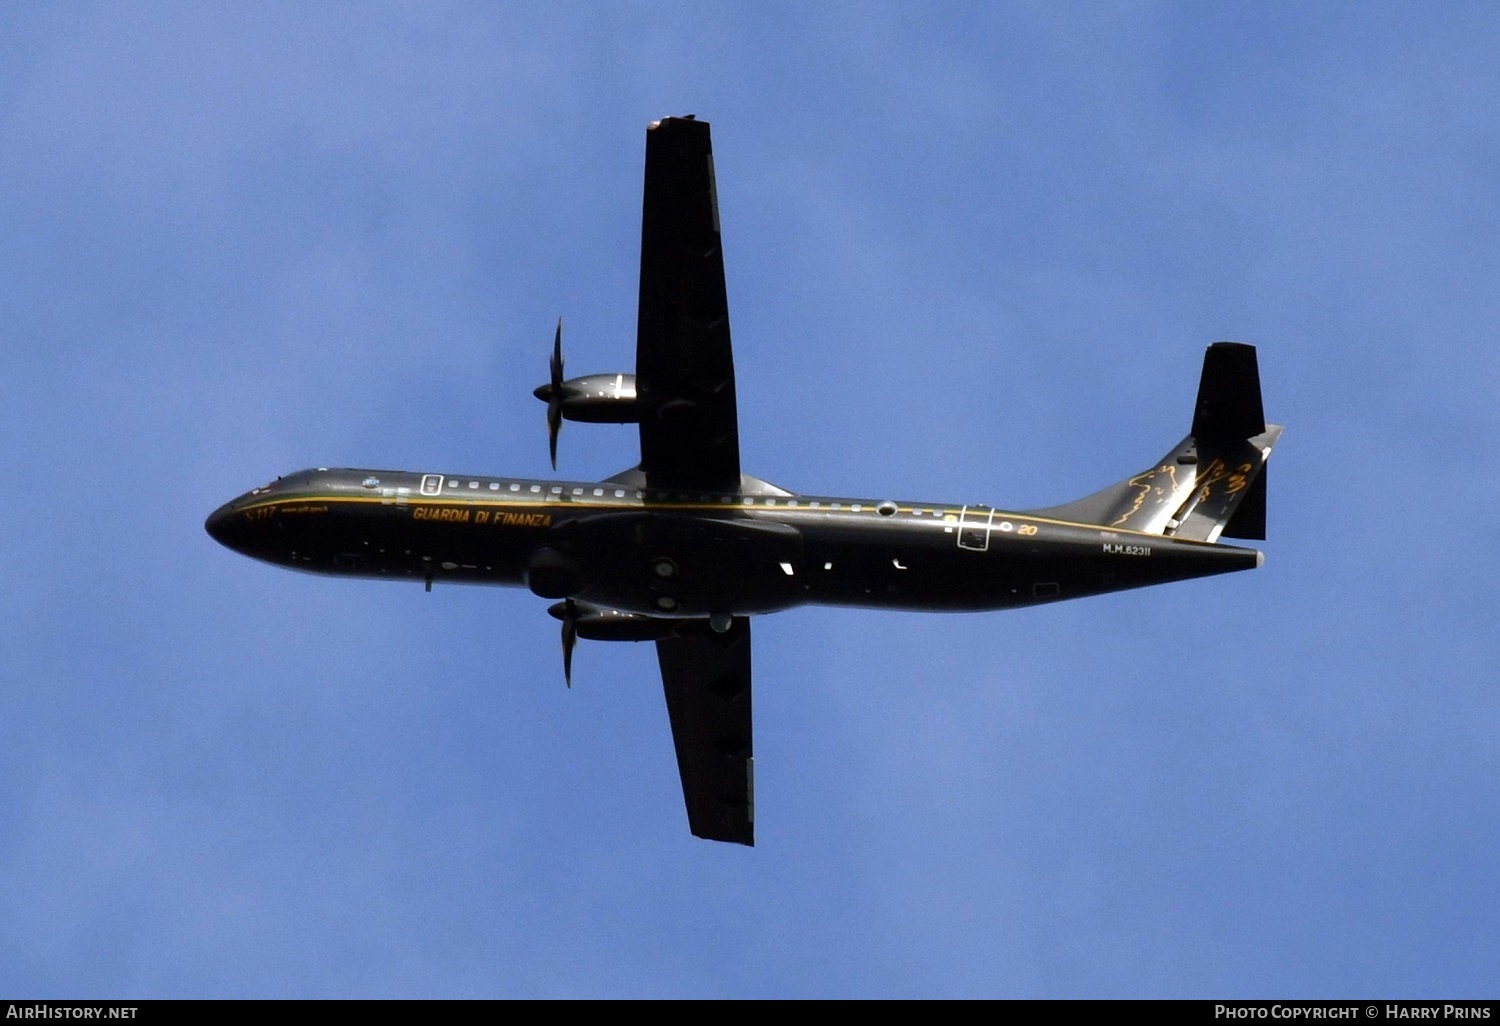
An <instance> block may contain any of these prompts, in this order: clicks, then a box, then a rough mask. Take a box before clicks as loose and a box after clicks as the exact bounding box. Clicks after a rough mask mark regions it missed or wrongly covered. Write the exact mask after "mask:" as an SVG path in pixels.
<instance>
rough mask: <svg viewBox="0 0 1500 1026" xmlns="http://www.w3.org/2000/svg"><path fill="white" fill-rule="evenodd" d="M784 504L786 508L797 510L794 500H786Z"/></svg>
mask: <svg viewBox="0 0 1500 1026" xmlns="http://www.w3.org/2000/svg"><path fill="white" fill-rule="evenodd" d="M786 504H787V506H788V507H789V508H790V509H796V508H797V500H796V499H788V500H787V503H786Z"/></svg>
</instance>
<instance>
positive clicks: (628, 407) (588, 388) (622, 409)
mask: <svg viewBox="0 0 1500 1026" xmlns="http://www.w3.org/2000/svg"><path fill="white" fill-rule="evenodd" d="M532 395H534V396H536V397H537V398H538V399H540V400H541V401H542V402H544V403H547V404H548V405H551V404H552V403H553V402H554V400H555V401H556V402H557V403H558V406H559V407H560V409H561V411H562V416H563V419H565V420H573V421H579V422H581V423H586V424H636V423H639V422H640V419H641V413H640V404H639V403H638V401H637V397H636V392H635V375H634V374H585V375H584V376H583V377H580V378H569V379H568V380H567V381H564V382H562V383H561V384H559V385H553V384H552V383H550V382H549V383H547V384H545V385H538V386H537V388H536V390H535V391H533V392H532Z"/></svg>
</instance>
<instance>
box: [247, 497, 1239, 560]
mask: <svg viewBox="0 0 1500 1026" xmlns="http://www.w3.org/2000/svg"><path fill="white" fill-rule="evenodd" d="M744 498H745V497H731V498H730V499H729V501H725V502H707V503H705V502H682V503H679V502H662V501H659V500H652V499H616V500H614V501H597V500H596V499H594V498H592V497H591V498H589V499H573V498H571V497H566V496H559V495H549V496H545V497H540V496H539V497H538V498H535V499H507V498H489V497H487V496H482V495H476V496H474V497H473V498H469V497H467V496H465V497H461V498H460V497H454V498H444V497H443V496H433V495H403V496H400V497H399V498H398V497H397V496H394V495H391V496H385V495H304V496H297V497H290V496H288V497H283V498H277V499H267V500H265V501H263V502H257V503H254V504H252V505H249V506H243V507H241V508H240V509H238V510H236V511H235V512H237V513H250V512H251V511H252V510H261V509H269V508H272V507H280V506H291V505H298V506H305V505H318V504H333V505H363V506H370V505H374V506H395V507H398V508H399V507H402V506H448V507H463V506H468V507H476V506H477V507H486V508H501V509H506V508H509V509H517V510H529V511H532V512H541V510H539V509H538V507H545V508H546V509H547V510H556V509H575V510H576V509H589V510H645V511H650V512H684V511H691V512H704V511H716V512H723V511H726V510H755V511H756V512H774V513H776V515H778V516H786V515H792V516H797V515H806V514H818V515H826V514H830V513H836V514H840V515H843V514H852V515H854V516H860V517H863V516H874V517H876V518H878V519H880V520H889V519H891V516H893V515H900V514H902V513H906V514H911V513H913V512H914V511H916V510H918V509H923V510H926V509H931V510H934V511H935V512H934V513H933V514H932V515H931V516H926V517H923V518H922V519H921V520H916V519H913V520H907V521H903V523H909V524H910V523H930V524H931V523H935V524H941V525H943V526H945V527H957V526H958V521H959V517H960V516H961V515H962V512H963V508H958V509H953V508H949V507H946V506H936V505H934V506H925V505H924V506H898V507H896V513H895V514H893V515H886V516H882V515H881V514H880V512H879V510H877V509H876V508H875V507H876V506H877V505H879V502H880V500H873V501H872V500H868V499H861V500H860V501H859V502H858V503H852V502H849V501H848V500H845V499H838V500H834V501H837V502H838V503H839V504H840V505H841V506H842V508H841V509H830V508H829V507H828V503H827V502H826V501H825V500H823V499H816V500H808V499H803V498H798V499H796V502H797V503H798V504H797V505H796V506H787V505H782V504H780V502H785V501H788V500H786V499H781V500H780V502H778V504H777V505H775V506H767V505H764V504H761V505H751V504H747V503H745V502H744V501H743V500H744ZM778 499H780V497H778ZM809 501H815V502H819V503H822V505H820V506H818V507H817V508H813V507H812V506H809V505H807V503H808V502H809ZM762 503H764V500H762ZM854 505H858V506H862V507H864V508H863V509H859V510H854V509H850V508H849V507H850V506H854ZM985 508H986V509H988V508H989V507H985ZM949 517H952V518H953V519H952V520H949V519H948V518H949ZM994 517H995V519H996V520H1000V519H1004V520H1017V521H1025V522H1027V523H1032V524H1050V525H1052V526H1054V527H1075V528H1080V529H1083V530H1088V531H1108V532H1110V533H1112V534H1133V535H1138V536H1140V537H1142V538H1158V539H1163V540H1170V541H1173V542H1177V543H1189V544H1194V545H1209V546H1211V547H1214V548H1217V547H1218V546H1215V545H1213V543H1211V542H1202V541H1196V540H1194V539H1191V538H1169V537H1168V536H1166V535H1161V534H1155V533H1153V532H1150V531H1138V530H1135V529H1134V528H1130V527H1110V526H1107V525H1104V524H1084V523H1079V522H1078V521H1076V520H1054V519H1052V518H1050V517H1038V516H1032V515H1031V514H1029V513H1016V512H1011V511H1008V510H1002V509H996V510H995V511H994ZM985 519H986V520H989V519H990V518H989V517H988V515H987V514H986V516H985ZM992 525H993V521H991V524H989V525H984V526H981V525H979V524H977V523H976V524H974V525H973V527H974V529H976V530H983V529H985V527H986V526H988V527H989V529H990V530H992V531H995V532H996V533H999V529H998V528H997V527H994V526H992ZM965 526H969V525H965Z"/></svg>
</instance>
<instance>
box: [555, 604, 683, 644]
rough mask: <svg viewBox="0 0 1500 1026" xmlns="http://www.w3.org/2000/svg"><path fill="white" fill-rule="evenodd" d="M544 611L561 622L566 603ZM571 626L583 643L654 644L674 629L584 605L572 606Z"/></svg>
mask: <svg viewBox="0 0 1500 1026" xmlns="http://www.w3.org/2000/svg"><path fill="white" fill-rule="evenodd" d="M547 612H549V613H551V614H552V615H553V616H554V617H555V618H557V619H559V620H561V619H563V618H564V617H566V616H567V615H568V603H566V602H558V603H557V604H555V605H553V606H552V607H551V608H550V609H548V610H547ZM573 623H574V625H575V626H576V628H577V631H578V636H579V637H580V638H583V639H584V640H586V641H658V640H660V639H661V638H669V637H671V636H672V635H673V634H674V633H675V632H676V630H677V627H678V624H677V622H676V621H673V620H663V619H660V618H658V617H654V616H643V615H642V614H640V613H625V612H621V611H620V610H618V609H604V608H601V607H599V606H591V605H589V604H588V603H586V602H574V603H573Z"/></svg>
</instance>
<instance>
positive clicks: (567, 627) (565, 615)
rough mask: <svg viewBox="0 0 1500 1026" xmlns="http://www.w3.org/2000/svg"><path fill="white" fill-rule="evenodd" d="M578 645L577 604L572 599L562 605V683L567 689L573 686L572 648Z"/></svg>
mask: <svg viewBox="0 0 1500 1026" xmlns="http://www.w3.org/2000/svg"><path fill="white" fill-rule="evenodd" d="M576 644H578V604H577V603H575V602H574V601H573V600H572V599H568V600H567V601H565V602H564V603H563V610H562V646H563V681H564V682H565V683H566V684H567V685H568V687H570V688H571V687H572V686H573V646H574V645H576Z"/></svg>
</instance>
